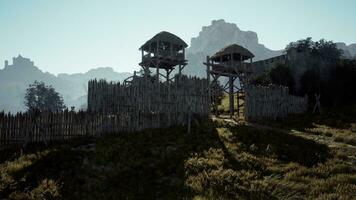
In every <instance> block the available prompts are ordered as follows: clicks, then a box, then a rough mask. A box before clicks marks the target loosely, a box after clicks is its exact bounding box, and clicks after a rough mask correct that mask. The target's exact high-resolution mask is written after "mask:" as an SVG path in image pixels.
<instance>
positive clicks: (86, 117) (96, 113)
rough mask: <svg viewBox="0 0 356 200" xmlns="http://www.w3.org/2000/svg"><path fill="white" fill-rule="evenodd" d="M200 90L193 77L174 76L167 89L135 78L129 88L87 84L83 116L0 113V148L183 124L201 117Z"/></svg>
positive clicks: (204, 105)
mask: <svg viewBox="0 0 356 200" xmlns="http://www.w3.org/2000/svg"><path fill="white" fill-rule="evenodd" d="M206 91H207V82H206V80H203V79H198V78H187V77H180V78H178V77H176V78H175V80H174V81H172V82H171V83H170V84H167V83H159V84H157V83H154V82H152V79H151V78H149V77H138V76H137V77H134V79H133V80H132V82H131V83H130V84H120V83H107V82H106V81H103V80H100V81H96V80H92V81H90V82H89V91H88V111H87V112H74V111H68V110H66V111H64V112H58V113H52V112H42V113H39V114H38V115H36V117H34V115H30V114H29V113H17V114H10V113H8V114H7V113H0V149H2V148H5V147H7V146H9V145H12V144H22V145H24V144H27V143H31V142H45V143H46V142H52V141H63V140H69V139H72V138H80V137H89V136H94V137H98V136H102V135H103V134H106V133H115V134H118V133H120V132H133V131H140V130H143V129H149V128H163V127H168V126H173V125H182V124H183V125H184V124H186V123H187V122H188V120H189V119H190V117H191V116H192V115H199V116H202V117H204V116H205V117H207V115H208V113H209V112H208V109H209V106H208V105H209V102H208V94H207V92H206Z"/></svg>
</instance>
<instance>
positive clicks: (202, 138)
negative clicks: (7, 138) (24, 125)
mask: <svg viewBox="0 0 356 200" xmlns="http://www.w3.org/2000/svg"><path fill="white" fill-rule="evenodd" d="M208 123H210V122H208ZM95 143H96V151H95V152H84V151H72V150H71V148H72V146H71V145H63V146H57V147H54V148H49V150H48V152H47V153H46V154H44V155H42V156H41V157H39V158H38V159H35V160H33V162H32V164H31V165H29V166H27V167H24V168H22V169H20V170H17V171H15V172H12V173H11V176H12V177H13V178H14V180H15V183H16V184H13V185H9V186H8V187H6V188H5V189H3V191H0V197H1V198H5V199H6V198H8V197H9V195H10V194H11V193H14V192H19V193H26V191H27V192H31V191H33V190H34V189H35V188H38V186H39V184H40V182H41V181H42V180H44V179H47V180H54V181H55V182H56V183H58V184H59V187H58V188H59V193H60V195H61V197H60V198H63V199H159V198H161V197H164V198H165V199H181V198H183V197H185V198H190V197H191V195H193V193H192V192H191V191H190V190H189V188H188V187H187V186H186V185H185V180H186V176H187V174H185V161H186V160H187V159H188V158H189V157H191V155H192V154H201V153H202V152H204V151H207V150H209V149H210V148H221V146H220V143H219V137H218V135H217V132H216V130H215V129H214V127H213V126H212V125H204V126H203V127H193V128H192V133H190V134H188V133H187V130H186V128H185V127H175V128H168V129H155V130H146V131H143V132H139V133H121V134H120V135H116V136H107V137H105V138H101V139H98V140H97V141H96V142H95ZM45 192H46V191H43V193H45Z"/></svg>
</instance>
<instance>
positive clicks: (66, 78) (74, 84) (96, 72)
mask: <svg viewBox="0 0 356 200" xmlns="http://www.w3.org/2000/svg"><path fill="white" fill-rule="evenodd" d="M129 76H131V74H130V73H119V72H115V71H114V70H113V69H112V68H109V67H105V68H96V69H92V70H90V71H88V72H86V73H77V74H59V75H58V76H55V75H53V74H50V73H48V72H43V71H41V70H40V69H39V68H38V67H36V66H35V65H34V63H33V62H32V61H31V60H30V59H28V58H24V57H22V56H20V55H19V56H18V57H16V58H13V63H12V65H9V64H8V62H7V61H5V67H4V68H3V69H0V111H3V110H4V111H6V112H17V111H24V110H25V106H24V103H23V101H24V96H25V92H26V88H27V87H28V85H29V84H31V83H32V82H33V81H35V80H38V81H43V82H45V83H46V84H47V85H52V86H53V87H54V88H55V89H56V91H58V92H59V93H60V94H61V95H62V96H63V99H64V102H65V104H66V105H67V106H68V107H71V106H75V107H76V108H83V107H85V104H86V94H87V83H88V80H90V79H94V78H97V79H106V80H109V81H123V80H124V79H125V78H127V77H129Z"/></svg>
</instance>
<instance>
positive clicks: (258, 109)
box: [244, 85, 308, 121]
mask: <svg viewBox="0 0 356 200" xmlns="http://www.w3.org/2000/svg"><path fill="white" fill-rule="evenodd" d="M244 89H245V102H244V115H245V119H246V120H249V121H255V120H260V119H269V120H276V119H285V118H286V117H287V116H288V114H298V113H304V112H306V111H307V110H308V97H307V96H305V97H298V96H292V95H290V94H289V89H288V87H285V86H279V85H270V86H256V85H247V86H246V87H245V88H244Z"/></svg>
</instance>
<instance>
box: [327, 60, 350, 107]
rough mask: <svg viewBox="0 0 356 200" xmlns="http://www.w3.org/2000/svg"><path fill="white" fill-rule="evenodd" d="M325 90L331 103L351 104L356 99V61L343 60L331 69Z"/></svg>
mask: <svg viewBox="0 0 356 200" xmlns="http://www.w3.org/2000/svg"><path fill="white" fill-rule="evenodd" d="M331 74H332V75H331V77H330V79H329V80H328V82H327V84H326V87H325V90H327V91H329V98H330V99H332V103H333V105H342V104H353V103H355V101H356V93H355V86H356V61H344V62H342V63H340V64H339V65H338V66H337V67H336V68H334V69H333V70H332V71H331ZM331 91H332V92H331Z"/></svg>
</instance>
